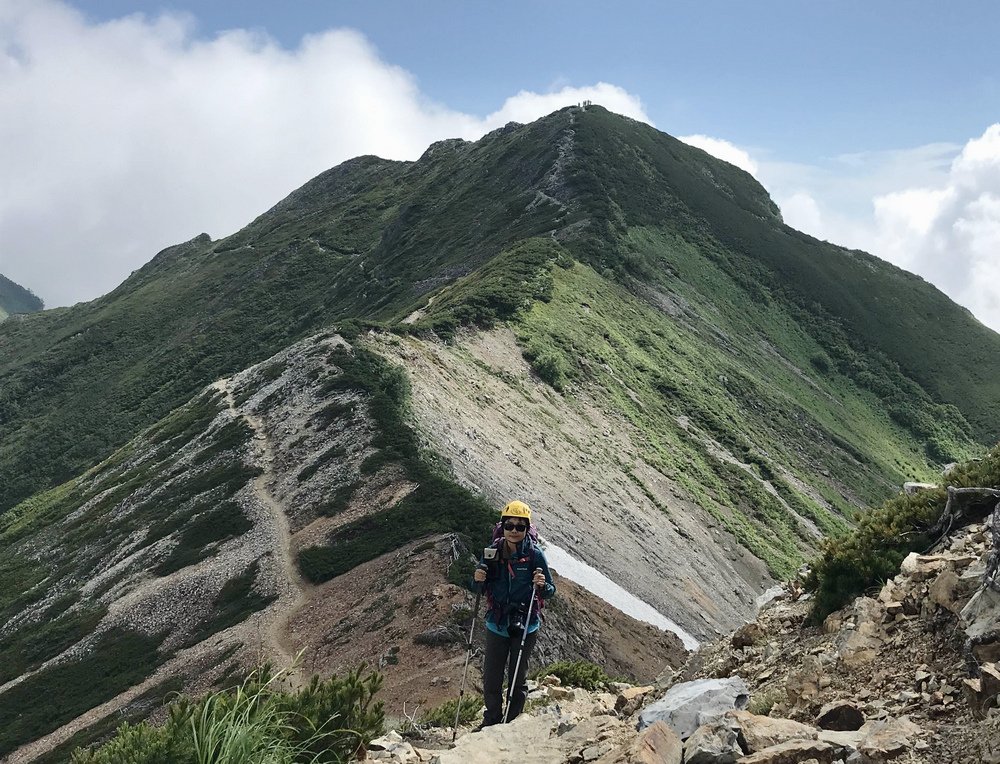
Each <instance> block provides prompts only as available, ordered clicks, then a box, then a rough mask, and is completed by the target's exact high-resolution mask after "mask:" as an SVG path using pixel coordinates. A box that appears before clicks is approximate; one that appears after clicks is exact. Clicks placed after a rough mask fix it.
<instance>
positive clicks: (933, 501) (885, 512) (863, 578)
mask: <svg viewBox="0 0 1000 764" xmlns="http://www.w3.org/2000/svg"><path fill="white" fill-rule="evenodd" d="M948 483H949V484H950V485H952V486H955V487H957V488H961V487H979V488H997V487H1000V446H996V447H994V448H993V449H992V450H991V451H990V452H989V454H988V455H987V456H986V457H984V458H983V459H981V460H978V461H972V462H968V463H966V464H964V465H961V466H959V467H956V468H954V469H952V470H951V471H950V472H949V473H948ZM966 501H968V500H966ZM946 502H947V492H946V490H945V488H936V489H933V490H928V491H920V492H919V493H916V494H914V495H912V496H911V495H903V494H901V495H899V496H896V497H894V498H892V499H889V500H888V501H886V502H885V503H884V504H882V506H880V507H878V508H876V509H873V510H871V511H870V512H868V513H867V514H866V515H864V516H862V517H861V518H860V520H859V521H858V525H857V527H856V528H855V529H854V530H853V531H852V532H851V533H850V534H847V535H845V536H841V537H839V538H831V539H827V540H826V541H825V542H824V544H823V551H822V553H821V555H820V557H819V558H818V559H817V560H815V561H814V562H813V564H812V570H811V572H810V574H809V577H808V579H807V580H806V588H807V589H809V590H810V591H814V592H815V593H816V598H815V604H814V606H813V611H812V618H813V620H814V621H820V620H822V619H823V618H825V617H826V616H827V615H829V614H830V613H832V612H833V611H834V610H838V609H839V608H841V607H843V606H844V605H846V604H847V603H848V602H850V601H851V600H852V599H854V598H855V597H856V596H858V595H859V594H861V593H862V592H864V591H865V590H867V589H869V588H871V587H874V586H878V585H880V584H882V583H884V582H885V581H887V580H888V579H890V578H892V577H893V576H894V575H896V573H898V572H899V565H900V563H901V562H902V561H903V559H904V558H905V557H906V555H908V554H909V553H910V552H918V551H923V550H925V549H927V547H928V546H930V544H931V543H933V542H934V540H935V539H933V538H932V537H931V536H930V530H931V528H933V526H934V524H935V523H936V522H937V520H938V518H939V517H940V516H941V513H942V512H943V511H944V508H945V504H946Z"/></svg>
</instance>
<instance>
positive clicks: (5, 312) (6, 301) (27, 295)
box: [0, 274, 45, 321]
mask: <svg viewBox="0 0 1000 764" xmlns="http://www.w3.org/2000/svg"><path fill="white" fill-rule="evenodd" d="M43 307H45V306H44V305H43V304H42V301H41V300H40V299H38V297H36V296H35V295H34V294H33V293H32V292H31V290H29V289H25V288H24V287H22V286H20V285H19V284H15V283H14V282H13V281H11V280H10V279H9V278H7V277H6V276H4V275H3V274H0V321H3V319H5V318H6V317H7V316H9V315H10V314H11V313H34V312H35V311H38V310H41V309H42V308H43Z"/></svg>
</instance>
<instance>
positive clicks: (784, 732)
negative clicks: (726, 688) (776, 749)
mask: <svg viewBox="0 0 1000 764" xmlns="http://www.w3.org/2000/svg"><path fill="white" fill-rule="evenodd" d="M725 721H726V722H727V723H728V724H729V726H730V727H732V728H733V729H734V730H736V733H737V736H738V738H739V741H740V745H741V746H742V747H743V749H744V750H745V751H746V752H747V753H756V752H757V751H761V750H763V749H765V748H770V747H771V746H773V745H777V744H778V743H785V742H787V741H789V740H816V739H817V737H818V734H819V733H818V732H817V730H815V729H813V728H812V727H810V726H809V725H807V724H801V723H800V722H795V721H792V720H791V719H780V718H772V717H770V716H759V715H757V714H752V713H750V712H749V711H728V712H727V713H726V718H725Z"/></svg>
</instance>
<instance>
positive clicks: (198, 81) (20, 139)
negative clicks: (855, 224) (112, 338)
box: [0, 0, 650, 307]
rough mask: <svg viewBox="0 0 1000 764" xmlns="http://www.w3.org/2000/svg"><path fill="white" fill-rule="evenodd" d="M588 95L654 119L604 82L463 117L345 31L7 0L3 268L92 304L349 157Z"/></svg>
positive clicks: (0, 131) (45, 291)
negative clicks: (221, 24)
mask: <svg viewBox="0 0 1000 764" xmlns="http://www.w3.org/2000/svg"><path fill="white" fill-rule="evenodd" d="M585 99H590V100H593V101H595V102H598V103H601V104H602V105H604V106H606V107H607V108H609V109H611V110H613V111H617V112H619V113H622V114H625V115H627V116H630V117H633V118H635V119H640V120H643V121H646V122H649V121H650V120H649V117H648V116H647V115H646V113H645V110H644V108H643V105H642V103H641V102H640V100H639V99H638V98H637V97H635V96H634V95H631V94H629V93H628V92H626V91H625V90H623V89H621V88H619V87H617V86H614V85H610V84H607V83H597V84H595V85H591V86H587V87H576V88H574V87H563V88H561V89H559V90H558V91H555V92H551V93H544V94H540V93H532V92H520V93H517V94H516V95H514V96H511V97H510V98H508V99H507V100H506V101H505V102H504V103H503V104H502V106H501V107H500V108H499V109H498V110H496V111H495V112H493V113H492V114H489V115H487V116H485V117H480V116H476V115H471V114H465V113H462V112H459V111H455V110H453V109H449V108H448V107H447V106H444V105H442V104H438V103H434V102H432V101H430V100H428V99H427V98H426V97H425V96H424V95H423V94H422V93H421V92H420V88H419V87H418V85H417V82H416V81H415V79H414V78H413V77H412V75H410V74H409V73H408V72H406V71H405V70H403V69H401V68H399V67H396V66H393V65H391V64H389V63H386V62H385V61H383V60H382V59H381V58H380V57H379V54H378V52H377V51H376V50H375V49H374V48H373V47H372V45H371V44H370V43H369V42H368V41H367V39H366V38H365V37H364V36H363V35H361V34H359V33H358V32H355V31H352V30H347V29H337V30H330V31H326V32H323V33H321V34H316V35H312V36H308V37H306V38H304V39H303V40H302V41H301V43H300V44H299V46H298V47H297V48H296V49H294V50H288V49H285V48H282V47H281V46H279V45H278V44H277V43H276V42H275V41H273V40H272V39H270V38H269V37H267V36H265V35H261V34H257V33H252V32H248V31H245V30H233V31H230V32H226V33H224V34H221V35H219V36H218V37H215V38H214V39H210V40H206V39H200V38H199V37H198V36H197V35H196V33H195V23H194V20H193V19H192V18H190V17H187V16H183V15H178V14H170V13H167V14H163V15H160V16H158V17H155V18H150V17H146V16H143V15H133V16H128V17H125V18H121V19H118V20H115V21H112V22H108V23H101V24H95V23H90V22H89V21H88V20H87V19H86V18H85V17H84V16H83V15H82V14H80V13H79V12H78V11H76V10H75V9H73V8H71V7H69V6H68V5H65V4H64V3H61V2H57V1H55V0H0V117H2V118H0V166H3V168H4V172H3V173H2V175H0V273H3V274H5V275H7V276H8V277H10V278H12V279H14V280H15V281H17V282H19V283H21V284H23V285H25V286H28V287H30V288H32V289H33V290H34V291H35V292H37V293H38V294H39V296H41V297H42V298H43V299H45V301H46V303H47V304H48V305H49V306H50V307H51V306H57V305H66V304H71V303H73V302H76V301H79V300H86V299H91V298H93V297H96V296H98V295H100V294H102V293H104V292H106V291H108V290H110V289H112V288H113V287H114V286H116V285H117V284H118V283H120V282H121V280H122V279H124V278H125V277H127V276H128V274H129V272H130V271H132V270H134V269H136V268H138V267H140V266H141V265H142V264H143V263H145V262H147V261H148V260H149V259H150V258H151V257H152V256H153V255H154V254H155V253H156V252H157V251H158V250H160V249H162V248H163V247H166V246H169V245H171V244H175V243H178V242H180V241H183V240H186V239H188V238H190V237H192V236H195V235H197V234H198V233H201V232H202V231H205V232H207V233H209V234H210V235H212V236H213V237H215V238H218V237H221V236H225V235H228V234H230V233H232V232H234V231H236V230H238V229H239V228H240V227H242V226H243V225H245V224H246V223H248V222H249V221H250V220H251V219H253V218H254V217H255V216H256V215H258V214H260V213H261V212H263V211H264V210H266V209H268V208H269V207H270V206H272V205H273V204H274V203H276V202H277V201H278V200H280V199H281V198H283V197H284V196H285V195H287V194H288V193H289V192H291V191H292V190H293V189H295V188H297V187H298V186H300V185H301V184H303V183H304V182H306V181H307V180H309V179H310V178H312V177H314V176H316V175H317V174H319V173H320V172H322V171H324V170H326V169H327V168H329V167H332V166H334V165H336V164H339V163H340V162H342V161H344V160H346V159H349V158H351V157H354V156H358V155H360V154H377V155H380V156H383V157H386V158H390V159H415V158H416V157H418V156H419V155H420V154H421V153H422V152H423V150H424V149H425V148H426V147H427V145H428V144H429V143H431V142H433V141H435V140H440V139H442V138H451V137H461V138H465V139H468V140H474V139H476V138H479V137H481V136H482V135H483V134H484V133H486V132H488V131H490V130H492V129H494V128H496V127H499V126H502V125H503V124H505V123H506V122H508V121H511V120H515V121H519V122H527V121H531V120H534V119H537V118H538V117H541V116H543V115H545V114H547V113H549V112H551V111H554V110H555V109H558V108H561V107H563V106H566V105H567V104H571V103H577V102H579V101H583V100H585Z"/></svg>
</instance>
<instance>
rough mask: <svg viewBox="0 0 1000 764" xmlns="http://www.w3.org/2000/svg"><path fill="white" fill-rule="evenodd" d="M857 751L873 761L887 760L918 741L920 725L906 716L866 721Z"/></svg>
mask: <svg viewBox="0 0 1000 764" xmlns="http://www.w3.org/2000/svg"><path fill="white" fill-rule="evenodd" d="M860 732H862V733H864V737H863V738H862V740H861V742H860V743H859V744H858V751H859V752H860V753H861V754H862V755H863V756H867V757H868V759H869V760H871V761H873V762H883V761H889V760H890V759H895V758H897V757H899V756H902V755H903V754H905V753H906V752H907V751H908V750H909V749H911V748H912V747H913V746H914V745H915V744H916V743H917V742H918V735H920V733H921V729H920V727H918V726H917V725H916V724H914V723H913V722H911V721H910V720H909V719H908V718H907V717H905V716H902V717H900V718H899V719H886V720H878V721H870V722H866V723H865V725H864V726H863V727H862V728H861V730H860Z"/></svg>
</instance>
